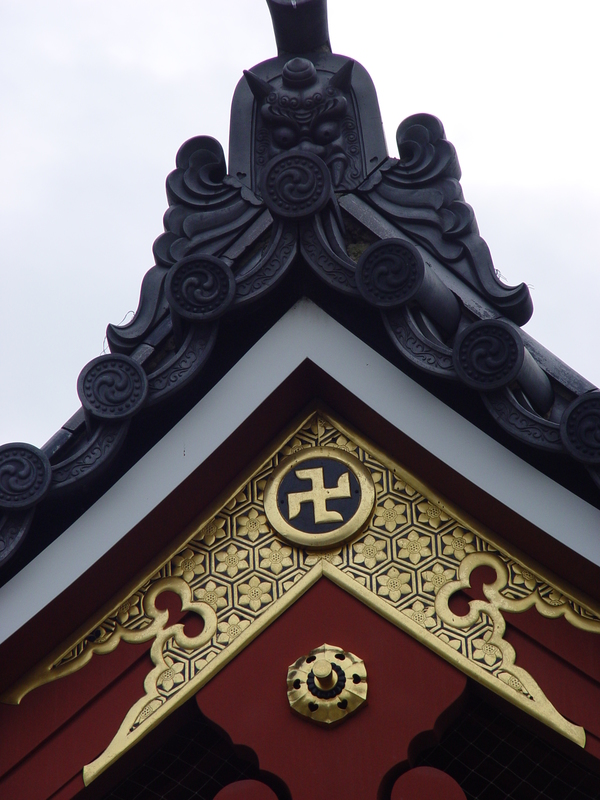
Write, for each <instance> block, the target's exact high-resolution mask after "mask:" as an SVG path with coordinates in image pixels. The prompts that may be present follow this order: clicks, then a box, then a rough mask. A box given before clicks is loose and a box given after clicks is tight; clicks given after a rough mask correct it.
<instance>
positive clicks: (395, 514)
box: [59, 412, 600, 726]
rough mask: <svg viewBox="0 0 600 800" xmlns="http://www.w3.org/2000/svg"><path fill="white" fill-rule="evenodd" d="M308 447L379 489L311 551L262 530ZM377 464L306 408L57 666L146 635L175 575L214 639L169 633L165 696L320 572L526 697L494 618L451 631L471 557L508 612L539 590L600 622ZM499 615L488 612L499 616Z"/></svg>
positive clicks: (149, 708) (148, 710) (542, 597)
mask: <svg viewBox="0 0 600 800" xmlns="http://www.w3.org/2000/svg"><path fill="white" fill-rule="evenodd" d="M316 446H319V447H323V446H325V447H332V448H336V449H343V450H344V451H346V452H347V453H349V454H351V455H353V456H354V457H356V458H357V459H359V460H360V461H362V462H363V464H364V465H365V466H366V467H367V469H368V470H369V471H370V473H371V475H372V477H373V482H374V486H375V492H376V499H375V504H374V509H373V514H372V515H371V518H370V520H369V522H368V524H367V525H366V527H365V528H364V529H363V530H362V531H361V533H360V534H359V535H358V536H356V537H355V538H354V539H353V540H350V541H346V542H342V543H341V544H340V543H338V544H337V545H336V546H335V547H331V548H329V549H325V550H321V549H318V543H317V541H315V546H314V547H311V548H303V547H300V546H297V545H292V544H290V543H289V542H287V541H284V540H283V539H280V538H279V537H278V536H277V535H275V534H274V533H273V531H272V530H271V529H270V528H269V525H268V522H267V517H266V514H265V511H264V506H263V495H264V489H265V486H266V483H267V481H268V479H269V476H270V474H271V473H272V471H273V470H274V469H275V468H276V467H277V465H278V464H279V462H280V461H281V459H283V458H286V457H287V456H290V455H293V454H294V453H297V452H298V451H300V450H304V449H305V448H310V447H316ZM365 448H366V449H365ZM386 463H387V461H386V459H385V458H380V457H378V456H376V455H375V453H374V452H369V447H368V445H367V444H366V443H364V442H363V441H362V440H361V438H360V436H357V435H355V434H352V433H350V432H347V431H345V430H344V429H342V428H341V427H338V426H337V425H336V424H335V423H334V422H333V420H332V419H331V418H329V417H328V416H327V415H326V414H323V413H320V412H318V413H315V414H313V415H312V416H311V417H309V418H308V420H307V421H306V423H305V424H304V425H302V426H300V427H299V428H298V429H297V430H296V431H295V432H292V433H291V434H290V435H288V437H287V439H286V441H285V444H284V445H283V446H282V447H281V448H280V450H279V451H277V452H273V453H271V455H270V456H269V457H268V458H267V459H266V460H265V462H264V463H263V464H262V466H260V468H259V469H258V470H257V471H256V472H255V474H254V475H253V476H251V477H250V478H249V479H248V480H247V481H246V482H245V483H244V484H243V485H241V486H239V487H238V489H237V490H236V492H235V494H233V495H232V497H231V499H230V500H229V501H228V502H227V503H226V504H225V505H224V506H223V508H221V509H220V510H218V512H217V513H216V514H215V516H214V517H213V518H212V519H211V520H210V521H209V522H207V523H205V524H203V526H202V527H200V528H196V530H195V531H194V533H193V534H191V535H190V536H189V537H188V539H187V540H182V541H180V542H179V543H178V545H176V546H178V548H179V550H178V552H177V554H176V555H175V556H173V557H172V558H171V559H170V560H168V561H166V562H165V563H164V564H163V566H162V567H161V568H160V569H159V570H158V571H157V572H155V573H153V574H152V576H151V577H149V578H147V579H146V583H145V584H143V586H142V587H141V588H138V590H136V591H135V592H133V593H130V594H129V596H125V597H124V598H123V599H122V600H121V602H120V604H119V605H117V604H115V608H117V610H116V611H115V612H114V613H113V614H112V616H110V617H107V618H106V619H105V620H103V621H102V622H101V623H99V624H98V626H97V629H96V631H95V632H94V634H89V635H88V637H87V638H86V639H84V640H82V642H80V643H79V644H78V645H77V646H76V647H75V648H74V649H73V651H72V652H70V653H68V654H67V655H65V656H64V658H63V659H61V661H60V662H59V664H64V663H67V662H69V661H74V660H77V659H78V658H81V656H82V655H84V654H85V651H86V648H89V647H93V646H94V642H96V641H97V642H98V643H102V644H104V643H105V642H106V641H108V640H109V639H110V638H111V637H112V636H123V635H125V634H126V635H131V636H133V635H134V634H135V633H136V632H139V635H140V636H143V631H144V626H146V627H148V628H150V627H151V626H150V625H149V623H150V622H151V620H150V619H149V617H148V616H147V615H146V611H145V604H144V597H145V594H146V592H147V590H148V588H149V587H150V586H152V585H154V584H156V582H158V581H164V582H165V588H170V589H171V590H172V586H173V584H172V581H173V580H175V581H180V582H183V584H185V591H186V592H187V593H188V594H187V595H186V596H187V597H191V602H192V603H195V604H196V607H195V608H194V609H193V610H195V611H196V612H197V613H199V614H201V615H202V614H209V615H212V617H211V618H210V619H212V623H211V624H212V625H213V628H212V630H214V635H213V636H212V637H211V639H210V641H207V642H206V643H205V644H204V645H203V646H202V647H199V648H197V649H193V648H192V649H190V650H188V649H186V648H185V647H182V646H178V645H176V643H175V641H174V637H173V636H171V637H166V639H165V644H164V646H163V653H162V660H161V661H160V662H158V663H157V665H156V666H157V670H156V677H155V679H154V681H155V689H156V693H157V694H158V695H160V697H161V698H162V699H164V702H165V704H166V703H169V702H171V699H172V698H173V697H175V696H177V695H178V693H179V692H181V691H183V690H184V689H185V687H186V686H187V685H188V683H189V682H190V681H192V682H193V681H194V680H195V679H196V676H198V675H200V674H204V675H205V674H206V672H205V671H206V670H213V669H215V668H216V667H215V665H217V664H218V663H219V660H220V659H221V654H222V653H223V651H225V650H227V648H229V647H231V646H232V644H233V643H235V642H236V641H239V637H240V635H241V634H242V633H243V632H244V631H246V630H248V629H250V628H251V626H252V625H255V624H258V621H259V619H261V617H262V615H263V614H265V612H270V610H271V609H275V608H276V609H278V612H279V613H280V612H282V611H284V610H285V608H286V605H287V604H289V603H291V602H293V599H294V598H295V597H297V596H299V595H300V594H301V593H302V591H304V590H305V588H306V587H307V586H308V585H310V583H312V581H313V580H314V579H315V576H316V577H318V576H320V575H321V574H323V573H326V574H328V575H330V576H332V578H334V579H335V580H336V582H337V583H338V585H340V586H345V587H346V588H347V589H348V590H349V591H351V592H352V593H353V594H354V595H355V596H357V597H358V598H359V599H361V600H362V601H364V602H365V603H372V604H373V607H374V608H379V609H381V604H382V603H385V604H387V609H388V610H387V611H386V616H388V617H389V618H390V619H392V620H393V621H395V624H396V625H398V626H399V627H401V628H404V629H405V630H408V631H409V632H410V633H411V635H414V636H417V637H418V638H419V639H420V640H422V641H423V642H424V643H425V644H431V643H432V642H434V641H435V647H436V648H437V649H439V648H442V649H446V653H448V654H449V655H450V656H451V658H452V659H453V661H454V663H457V664H460V665H461V666H462V668H463V669H465V671H467V672H469V671H471V672H473V671H475V672H474V674H476V675H478V676H481V675H482V674H485V676H486V680H489V681H491V680H498V681H499V682H501V683H502V685H503V687H504V691H507V688H506V687H508V689H510V690H511V691H513V692H514V694H515V696H519V697H524V698H527V702H532V696H531V694H530V693H529V691H528V689H527V686H526V685H525V684H526V683H527V682H526V681H525V680H524V679H523V680H520V679H519V680H517V678H515V677H514V675H512V673H511V663H507V662H506V661H505V660H503V655H502V651H501V649H500V647H499V646H498V644H496V643H495V642H500V643H501V639H499V638H497V637H496V638H495V639H494V643H492V641H491V639H492V635H493V630H492V629H490V625H492V627H493V622H491V620H492V619H493V617H494V615H493V614H491V613H490V614H488V615H486V614H485V613H481V614H480V617H479V618H478V619H477V620H476V621H475V622H474V624H473V625H472V626H471V627H469V628H466V629H463V628H460V629H459V628H457V627H453V624H452V620H453V618H452V616H451V614H450V612H449V608H448V606H447V600H448V593H449V592H451V591H454V589H453V587H456V589H455V590H456V591H458V590H459V589H460V588H461V584H460V582H459V580H458V576H459V573H460V575H461V576H462V575H463V574H465V571H466V574H467V575H468V574H470V571H472V569H475V568H476V566H477V565H478V564H479V563H480V561H478V560H477V559H481V558H483V557H485V559H487V562H486V563H490V560H491V562H492V563H493V562H494V559H496V560H497V563H498V564H499V568H501V569H502V570H503V574H507V575H508V582H507V584H506V586H505V587H504V588H501V589H500V592H501V593H502V595H503V598H504V599H503V603H504V604H505V606H506V607H507V608H508V607H509V606H510V603H511V602H513V600H514V601H518V602H519V603H521V604H523V599H524V598H528V597H532V598H533V597H537V598H538V602H543V603H546V604H547V605H548V606H549V607H558V606H562V607H564V608H565V609H570V610H571V611H572V612H573V613H578V614H579V615H580V618H581V619H583V620H585V621H589V624H590V625H592V624H594V625H598V626H599V628H598V629H599V631H600V618H597V617H596V616H595V615H594V614H593V613H592V611H591V610H590V609H584V608H583V606H581V605H576V604H575V603H574V601H573V600H572V599H570V598H568V597H566V596H565V595H564V594H563V591H564V590H563V591H559V590H558V589H556V588H555V587H552V586H551V585H550V584H548V583H547V582H545V581H544V579H543V577H542V576H540V575H537V574H535V573H534V572H533V571H532V570H530V569H529V568H528V567H527V565H525V564H522V563H519V562H517V561H515V560H513V559H511V558H509V556H507V555H506V554H505V553H501V552H499V551H498V550H497V549H496V547H495V546H494V543H493V542H490V541H487V540H486V538H485V537H484V535H482V534H480V533H478V532H476V531H475V530H471V529H469V528H468V527H467V526H466V525H465V524H463V523H462V522H460V523H459V521H458V520H456V519H453V518H452V516H451V514H450V511H449V510H448V509H447V508H446V507H445V506H443V505H440V504H438V502H437V500H436V498H435V497H433V496H432V497H426V496H424V495H423V494H421V493H420V492H419V491H418V490H416V489H415V488H414V485H415V484H416V485H418V486H420V485H421V484H420V483H419V481H418V480H414V479H413V478H412V477H411V476H410V475H405V474H404V472H403V470H402V469H401V468H400V467H394V468H393V469H392V468H391V467H389V466H386ZM169 581H171V583H168V582H169ZM183 584H182V585H183ZM303 584H304V588H303ZM442 590H443V591H442ZM532 602H533V601H532ZM519 610H521V607H520V608H519ZM496 612H497V613H496ZM496 612H494V613H496V618H497V614H499V613H500V612H499V611H498V610H497V609H496ZM208 618H209V617H205V619H208ZM454 621H456V618H454ZM153 635H154V634H153ZM499 635H501V634H499ZM138 640H143V639H138ZM234 646H235V645H234ZM432 646H433V645H432ZM223 657H224V658H225V657H226V655H225V656H223ZM221 661H222V659H221ZM159 667H162V669H161V670H160V671H159V669H158V668H159ZM477 670H478V672H477ZM522 674H523V673H521V672H520V673H519V675H520V676H522ZM194 685H195V684H194ZM192 688H193V686H191V688H190V690H191V689H192ZM156 696H157V695H156V694H155V695H154V698H155V697H156ZM145 699H146V704H145V705H144V706H143V708H141V707H140V708H141V710H140V712H139V715H138V719H140V720H142V722H140V723H139V725H140V726H142V725H143V724H144V722H145V720H146V719H148V718H150V716H152V715H153V714H154V713H155V712H156V708H158V707H159V706H158V705H157V704H156V702H154V700H153V698H152V697H150V696H149V695H147V696H146V698H145ZM515 702H517V701H515ZM556 713H558V712H556Z"/></svg>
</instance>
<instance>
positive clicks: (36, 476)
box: [0, 443, 52, 510]
mask: <svg viewBox="0 0 600 800" xmlns="http://www.w3.org/2000/svg"><path fill="white" fill-rule="evenodd" d="M51 477H52V471H51V467H50V462H49V461H48V459H47V458H46V456H45V455H44V453H42V451H41V450H38V448H37V447H34V446H33V445H31V444H21V443H17V444H5V445H3V446H2V447H0V508H5V509H7V510H16V509H26V508H30V507H31V506H33V505H35V504H36V503H38V502H39V501H40V500H41V499H42V497H43V496H44V495H45V494H46V492H47V491H48V487H49V486H50V479H51Z"/></svg>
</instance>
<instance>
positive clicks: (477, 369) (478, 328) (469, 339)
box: [453, 320, 525, 392]
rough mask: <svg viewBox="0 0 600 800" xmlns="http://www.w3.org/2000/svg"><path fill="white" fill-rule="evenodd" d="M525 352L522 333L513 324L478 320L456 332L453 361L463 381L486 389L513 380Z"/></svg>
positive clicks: (519, 368)
mask: <svg viewBox="0 0 600 800" xmlns="http://www.w3.org/2000/svg"><path fill="white" fill-rule="evenodd" d="M524 355H525V354H524V347H523V343H522V341H521V337H520V336H519V334H518V333H517V331H516V330H514V328H512V327H511V326H510V325H508V324H507V323H506V322H502V321H500V320H481V321H480V322H474V323H473V324H472V325H469V327H468V328H465V330H463V331H462V332H461V333H459V334H458V336H457V337H456V340H455V343H454V352H453V361H454V368H455V370H456V372H457V374H458V376H459V378H460V379H461V380H462V381H463V383H466V384H467V386H470V387H471V388H473V389H479V390H480V391H484V392H486V391H492V390H494V389H501V388H503V387H504V386H508V385H509V384H510V383H512V381H514V380H515V379H516V377H517V375H518V374H519V372H520V370H521V366H522V364H523V358H524Z"/></svg>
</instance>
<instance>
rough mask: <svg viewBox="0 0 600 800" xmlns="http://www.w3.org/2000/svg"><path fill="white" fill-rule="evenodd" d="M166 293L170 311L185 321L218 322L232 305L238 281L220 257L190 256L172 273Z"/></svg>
mask: <svg viewBox="0 0 600 800" xmlns="http://www.w3.org/2000/svg"><path fill="white" fill-rule="evenodd" d="M165 294H166V296H167V300H168V302H169V305H170V306H171V308H172V309H173V310H174V311H175V312H176V313H177V314H179V316H181V317H183V318H184V319H189V320H191V321H192V322H203V321H204V320H210V319H217V318H218V317H221V316H223V314H224V313H225V312H226V311H227V309H228V308H229V306H230V305H231V303H232V302H233V298H234V295H235V278H234V276H233V272H232V271H231V268H230V267H229V265H228V264H226V263H225V261H222V260H221V259H220V258H215V257H214V256H207V255H200V256H187V257H186V258H182V259H181V261H178V262H177V264H175V265H174V266H173V267H171V269H170V270H169V274H168V275H167V279H166V281H165Z"/></svg>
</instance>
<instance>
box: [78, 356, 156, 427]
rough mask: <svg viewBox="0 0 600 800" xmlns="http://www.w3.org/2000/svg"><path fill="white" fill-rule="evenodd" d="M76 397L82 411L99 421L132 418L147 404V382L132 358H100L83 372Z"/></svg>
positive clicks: (94, 360)
mask: <svg viewBox="0 0 600 800" xmlns="http://www.w3.org/2000/svg"><path fill="white" fill-rule="evenodd" d="M77 394H78V395H79V399H80V400H81V405H82V406H83V408H84V409H85V410H86V411H88V412H89V413H90V414H92V415H93V416H94V417H96V418H97V419H105V420H107V419H112V420H116V419H129V418H130V417H133V415H134V414H137V412H138V411H139V409H140V408H141V407H142V406H143V405H144V402H145V400H146V395H147V394H148V379H147V378H146V373H145V372H144V370H143V369H142V367H140V365H139V364H138V363H137V361H134V360H133V359H132V358H130V357H129V356H125V355H121V354H119V353H113V354H112V355H110V356H98V358H94V359H92V361H90V362H89V364H86V366H85V367H84V368H83V369H82V370H81V372H80V374H79V378H78V379H77Z"/></svg>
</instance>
